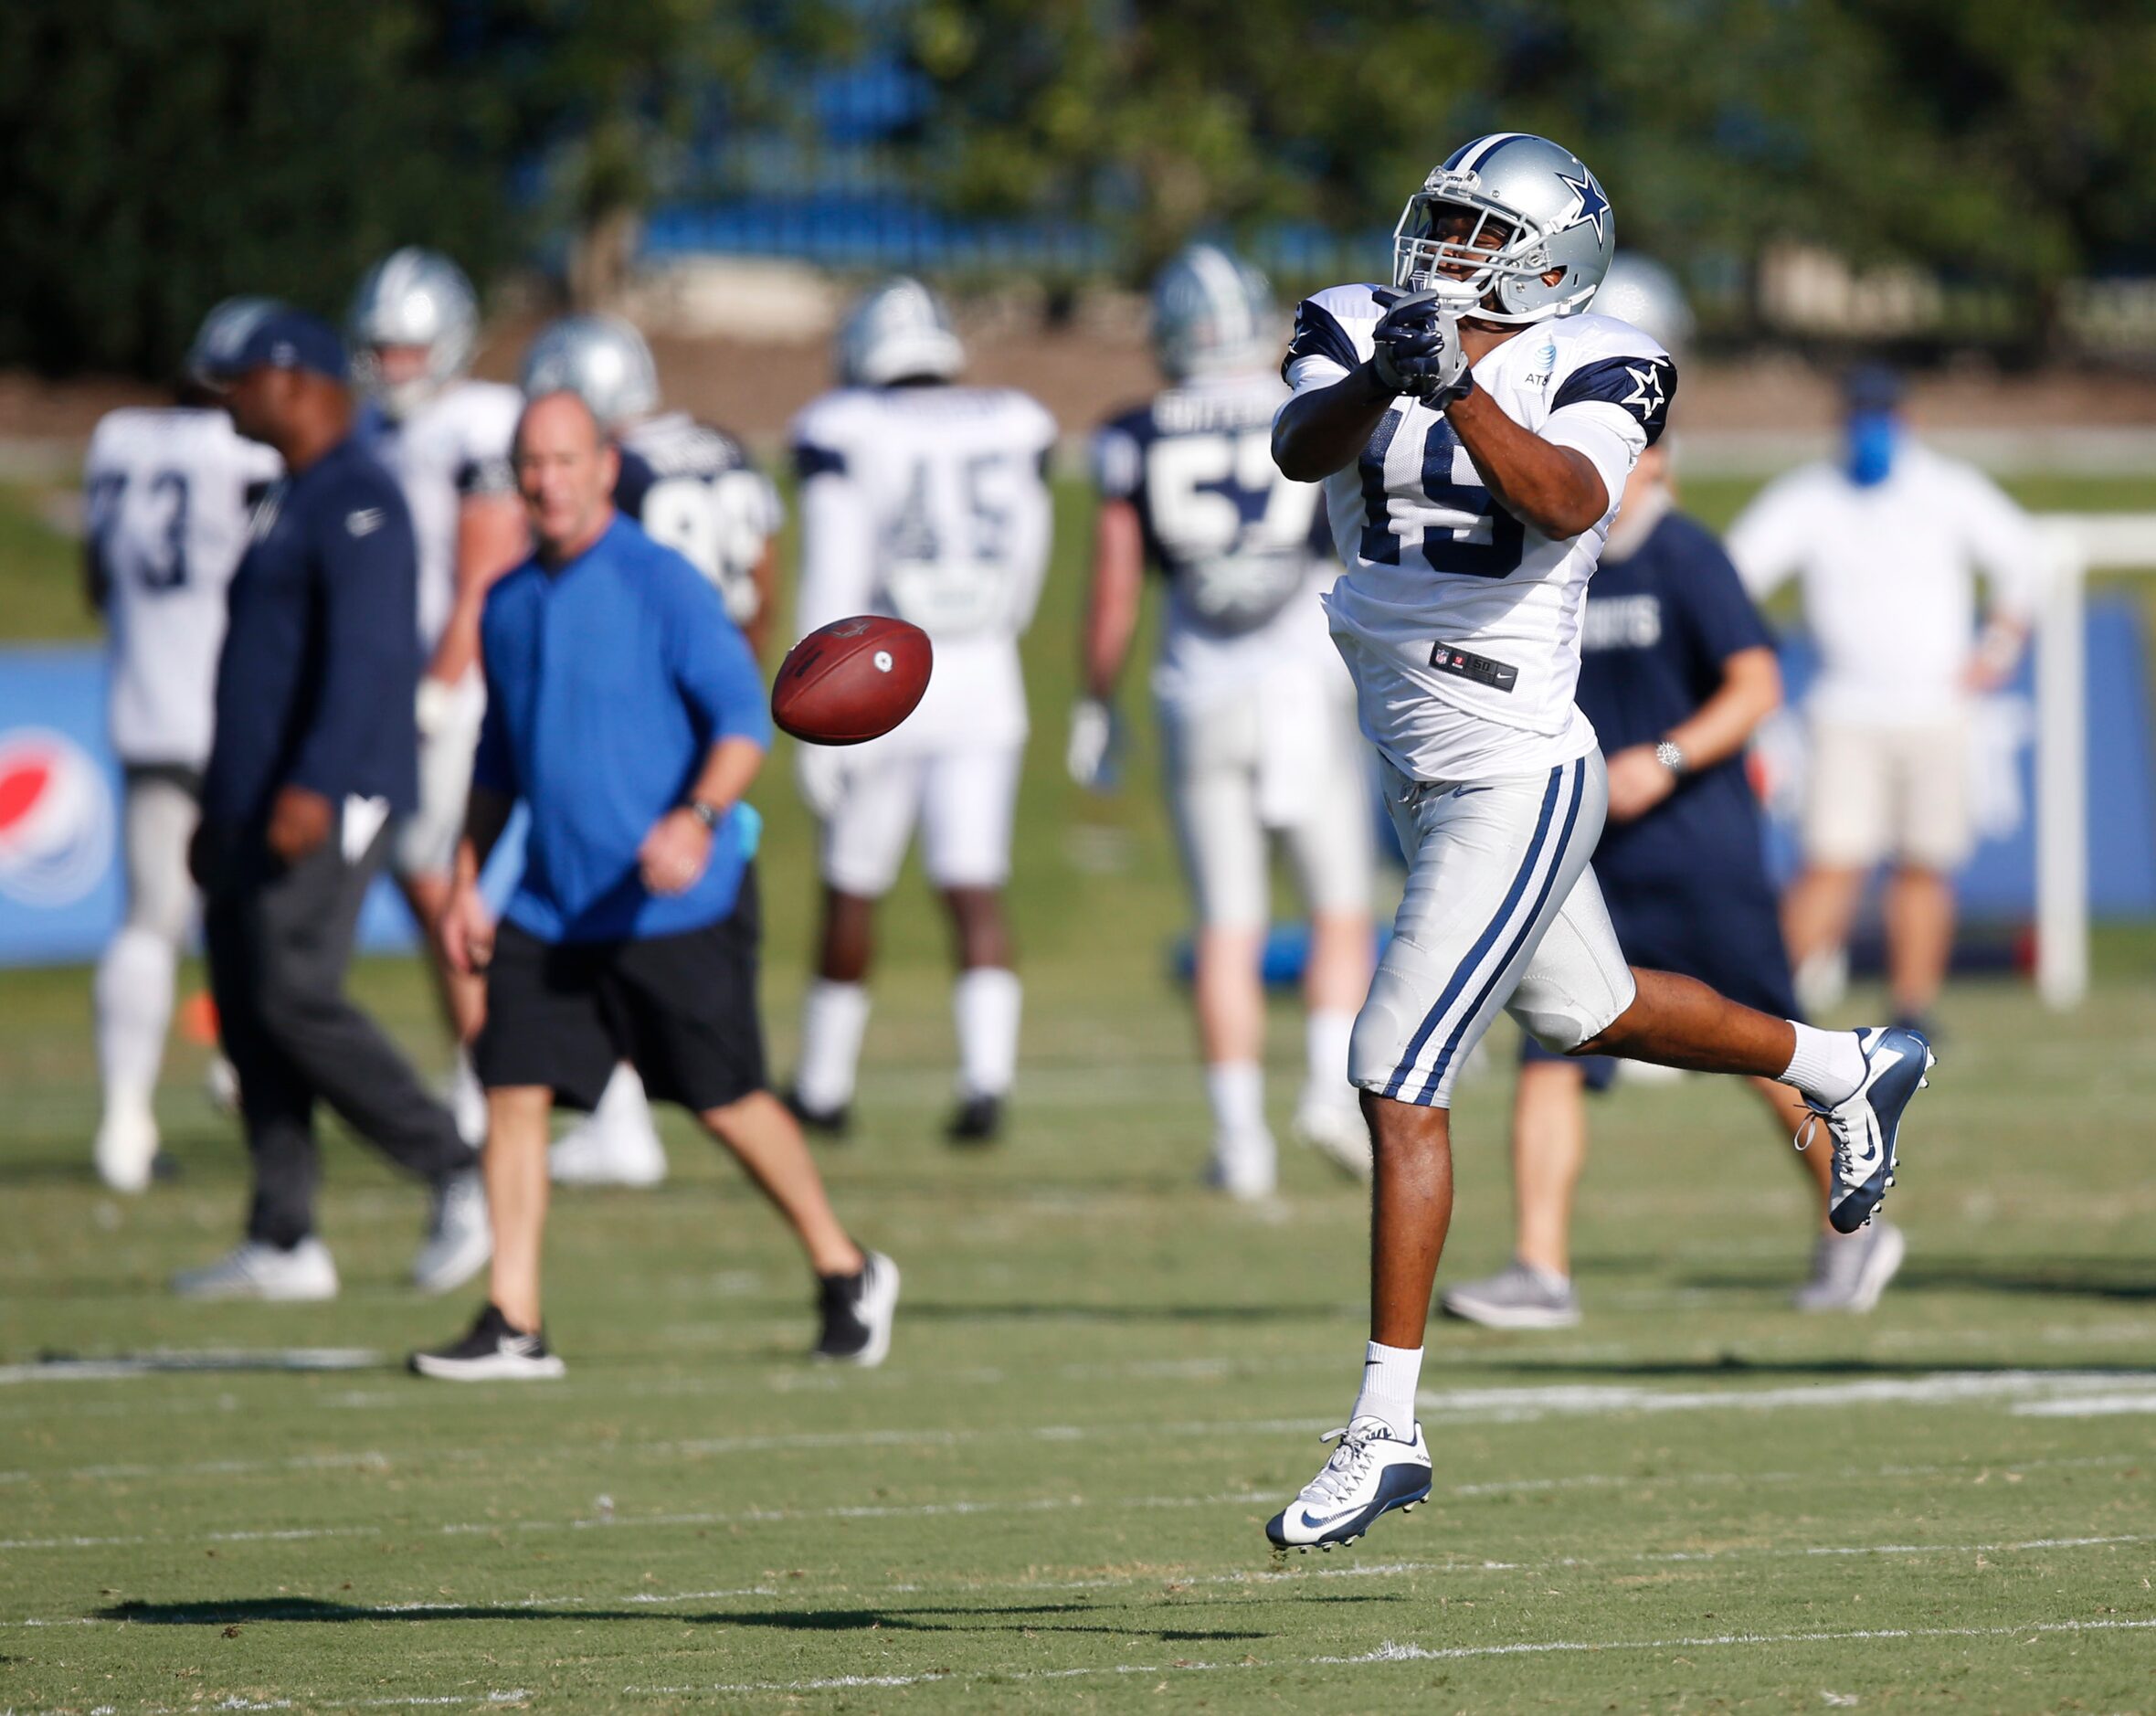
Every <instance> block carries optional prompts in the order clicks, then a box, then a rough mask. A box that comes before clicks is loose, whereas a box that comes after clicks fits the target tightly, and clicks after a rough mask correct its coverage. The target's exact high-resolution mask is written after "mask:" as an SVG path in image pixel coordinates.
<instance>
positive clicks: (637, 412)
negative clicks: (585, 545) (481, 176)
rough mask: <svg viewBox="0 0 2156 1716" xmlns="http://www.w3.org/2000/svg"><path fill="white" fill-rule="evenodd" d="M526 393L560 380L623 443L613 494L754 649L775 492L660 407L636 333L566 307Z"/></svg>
mask: <svg viewBox="0 0 2156 1716" xmlns="http://www.w3.org/2000/svg"><path fill="white" fill-rule="evenodd" d="M523 387H524V392H525V395H526V396H527V397H531V398H537V397H539V396H540V395H542V394H545V393H551V392H555V391H557V390H560V389H564V388H565V389H567V390H568V391H570V392H572V393H575V394H576V395H578V396H579V397H582V398H583V400H584V402H585V403H586V404H587V405H588V406H590V407H591V408H592V412H593V415H594V416H596V417H597V418H598V419H599V423H600V426H601V427H602V428H604V429H606V430H607V432H608V434H610V435H612V436H613V437H614V438H615V440H616V441H617V442H618V444H619V446H620V449H621V478H620V481H619V482H618V483H617V484H616V486H615V490H614V504H615V505H616V506H618V507H619V508H620V509H621V511H623V512H624V513H626V514H629V517H631V518H633V519H635V520H636V521H637V522H638V523H639V524H641V525H643V527H644V530H645V533H646V534H647V535H650V536H651V537H652V538H653V539H654V540H656V541H658V542H662V543H664V544H665V545H666V546H668V547H670V548H671V549H673V550H674V551H675V552H676V553H677V554H679V555H680V556H682V558H683V559H685V560H687V561H688V562H689V564H690V565H691V566H692V567H695V568H696V569H697V570H698V571H699V572H701V573H703V576H704V577H707V578H709V579H710V580H711V581H712V582H713V584H714V585H716V586H717V587H718V591H719V596H720V598H721V599H722V600H723V601H724V603H725V604H726V613H727V617H728V618H729V619H731V620H733V621H734V623H735V625H737V626H739V627H740V628H741V630H742V631H743V632H744V633H745V635H746V636H747V638H748V641H749V644H750V647H751V648H753V649H754V650H755V651H756V653H757V654H758V655H759V656H760V655H761V654H762V653H763V651H764V644H765V642H766V638H767V637H768V635H769V631H770V627H771V577H772V541H773V539H774V538H775V537H776V536H777V535H778V528H779V526H780V525H781V524H784V523H785V522H786V513H785V509H784V508H783V507H782V506H781V505H780V503H779V499H778V491H777V489H776V488H774V487H773V486H772V483H771V479H770V478H768V477H766V475H765V474H764V473H763V472H762V471H759V470H757V469H756V462H755V461H753V460H752V459H750V458H749V456H748V450H747V449H746V448H745V447H743V446H742V444H741V442H740V441H739V440H736V439H735V437H734V436H732V435H729V434H728V433H727V432H726V431H725V430H724V429H714V428H713V427H712V426H711V425H710V424H709V423H700V422H698V421H697V420H696V419H695V418H692V417H691V416H690V415H689V414H688V413H687V412H686V411H661V409H660V408H659V407H660V396H659V370H658V366H657V365H655V364H654V363H653V362H652V361H651V348H650V346H649V345H647V344H645V343H644V336H643V335H642V334H639V333H638V332H637V331H636V329H635V328H634V327H632V326H630V325H629V323H627V322H624V321H622V320H621V318H620V317H618V316H564V317H563V318H562V319H561V320H560V321H558V322H554V323H549V324H548V325H547V326H546V327H545V328H544V329H543V330H541V332H540V334H539V337H538V338H537V339H536V340H534V342H533V343H532V349H531V350H530V352H528V353H527V354H525V356H524V367H523Z"/></svg>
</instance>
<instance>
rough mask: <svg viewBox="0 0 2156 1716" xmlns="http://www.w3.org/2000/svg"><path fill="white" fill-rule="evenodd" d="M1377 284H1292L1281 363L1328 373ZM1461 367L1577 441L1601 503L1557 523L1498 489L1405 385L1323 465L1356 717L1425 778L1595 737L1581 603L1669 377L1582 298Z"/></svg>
mask: <svg viewBox="0 0 2156 1716" xmlns="http://www.w3.org/2000/svg"><path fill="white" fill-rule="evenodd" d="M1378 291H1379V289H1378V288H1376V287H1373V286H1367V285H1366V286H1336V287H1333V288H1332V289H1331V290H1330V291H1324V292H1320V293H1319V294H1318V295H1317V296H1316V297H1315V298H1310V299H1306V300H1305V301H1304V302H1303V303H1302V305H1301V306H1300V307H1299V308H1298V309H1297V311H1296V312H1295V337H1294V339H1293V340H1292V341H1291V342H1290V344H1289V345H1288V355H1287V361H1286V364H1285V365H1284V370H1283V373H1284V375H1285V376H1286V378H1287V380H1288V383H1289V385H1290V386H1291V387H1294V388H1295V391H1296V392H1297V393H1301V392H1304V391H1305V390H1308V389H1311V388H1316V387H1330V386H1331V385H1332V384H1333V383H1334V382H1337V381H1338V380H1339V379H1340V378H1341V377H1342V376H1345V375H1347V374H1348V371H1349V370H1350V369H1352V368H1354V367H1355V366H1356V365H1359V364H1361V363H1363V362H1365V361H1366V360H1367V359H1368V358H1369V355H1370V354H1371V352H1372V350H1373V341H1372V339H1371V334H1372V333H1373V331H1374V330H1375V329H1376V327H1377V324H1378V322H1379V318H1380V317H1382V316H1383V314H1384V313H1385V312H1384V306H1383V305H1381V304H1380V303H1379V302H1378V298H1377V292H1378ZM1474 382H1475V385H1476V387H1480V388H1482V389H1483V390H1484V391H1485V392H1486V393H1488V394H1489V395H1490V397H1492V398H1493V399H1494V400H1495V402H1496V404H1497V405H1498V407H1499V408H1501V409H1502V410H1503V411H1504V412H1505V414H1506V416H1507V417H1509V418H1512V419H1513V420H1514V421H1515V422H1516V423H1518V424H1520V425H1521V426H1522V427H1523V428H1525V429H1527V430H1529V431H1530V432H1532V433H1533V434H1535V435H1538V436H1539V437H1540V438H1541V439H1542V440H1546V441H1551V442H1554V443H1556V444H1557V445H1559V446H1561V447H1569V448H1571V449H1573V450H1576V451H1578V452H1580V453H1582V454H1584V455H1585V456H1586V457H1587V458H1588V459H1589V460H1590V461H1591V462H1592V463H1593V465H1594V467H1595V469H1596V470H1597V471H1599V472H1600V473H1601V479H1602V482H1603V483H1604V485H1605V486H1606V487H1607V488H1608V490H1609V495H1610V503H1609V507H1608V510H1607V511H1605V512H1604V514H1603V515H1602V516H1601V519H1600V520H1598V521H1597V522H1596V523H1595V524H1593V525H1592V526H1591V527H1590V528H1589V529H1587V530H1584V531H1582V532H1580V535H1576V536H1569V537H1565V538H1562V539H1560V540H1555V541H1553V540H1552V539H1550V538H1549V537H1547V536H1545V535H1542V534H1541V533H1540V532H1539V531H1538V530H1536V529H1535V528H1534V526H1533V525H1531V524H1527V523H1525V522H1524V521H1522V520H1520V519H1517V518H1515V517H1514V516H1513V515H1512V514H1509V513H1507V512H1506V510H1505V509H1504V508H1503V507H1502V506H1500V505H1498V504H1497V503H1496V501H1495V498H1494V497H1493V496H1492V495H1491V493H1490V491H1489V489H1488V488H1487V487H1486V486H1485V484H1484V483H1483V482H1482V479H1481V477H1480V475H1479V473H1478V472H1477V471H1475V468H1474V461H1472V460H1471V459H1470V458H1469V457H1468V456H1467V450H1466V449H1465V448H1464V447H1462V446H1461V444H1460V440H1459V437H1458V436H1457V435H1456V434H1454V433H1453V427H1452V424H1451V422H1450V421H1449V420H1448V419H1447V418H1445V416H1444V414H1443V412H1439V411H1433V410H1432V409H1430V408H1429V407H1427V406H1425V405H1423V404H1422V403H1421V401H1420V400H1417V399H1412V398H1401V399H1400V400H1398V401H1396V402H1395V403H1394V404H1393V406H1392V407H1391V408H1390V410H1388V411H1387V412H1386V414H1385V415H1384V416H1383V417H1381V418H1379V419H1378V427H1377V429H1375V431H1373V432H1372V434H1371V436H1370V439H1369V444H1368V445H1367V446H1366V447H1365V448H1364V449H1363V451H1362V454H1361V457H1360V458H1359V459H1358V460H1357V461H1356V462H1355V463H1353V464H1351V465H1349V466H1348V467H1346V468H1345V469H1343V470H1341V471H1335V472H1334V473H1333V474H1332V475H1331V476H1329V477H1327V478H1326V481H1325V492H1326V509H1327V512H1328V514H1329V516H1330V519H1331V523H1332V531H1333V540H1334V543H1335V546H1337V549H1338V551H1339V555H1340V559H1341V563H1342V564H1343V566H1345V567H1346V568H1347V569H1346V571H1345V573H1344V574H1343V575H1342V577H1340V579H1339V580H1338V581H1337V583H1336V584H1335V585H1334V586H1333V588H1332V590H1331V593H1330V594H1329V595H1328V596H1327V597H1326V612H1327V613H1328V615H1329V616H1330V619H1331V622H1332V629H1333V636H1334V638H1335V640H1336V641H1337V643H1338V644H1339V647H1340V652H1341V654H1342V655H1343V656H1345V657H1346V659H1347V662H1348V667H1349V669H1350V670H1351V671H1352V672H1353V673H1354V674H1355V678H1356V683H1357V688H1358V698H1359V703H1360V707H1361V714H1362V724H1363V730H1364V732H1365V733H1366V734H1368V735H1369V738H1370V740H1371V742H1372V743H1373V744H1375V745H1376V746H1377V747H1379V750H1380V751H1382V752H1383V753H1384V754H1385V755H1386V757H1388V758H1389V759H1390V761H1391V762H1392V763H1393V764H1394V765H1395V766H1396V767H1397V768H1400V770H1401V772H1402V773H1404V774H1407V775H1409V776H1410V777H1411V778H1413V779H1421V780H1465V779H1488V778H1490V777H1492V776H1495V775H1501V774H1517V773H1523V772H1526V771H1528V770H1532V769H1539V768H1549V767H1552V766H1554V765H1555V764H1558V763H1560V762H1569V761H1570V760H1571V759H1572V758H1574V757H1582V756H1585V755H1586V754H1587V752H1588V751H1590V750H1591V749H1593V747H1594V729H1593V728H1592V727H1591V726H1589V724H1588V721H1587V718H1586V716H1584V715H1581V714H1580V711H1579V709H1578V707H1577V705H1576V704H1574V703H1573V701H1572V694H1573V689H1574V687H1575V685H1576V684H1577V683H1578V681H1579V677H1580V610H1581V609H1582V607H1583V606H1584V605H1585V601H1586V596H1587V582H1588V579H1589V578H1591V577H1592V576H1593V575H1594V567H1595V562H1596V560H1597V559H1598V558H1599V557H1600V556H1601V548H1602V540H1603V537H1604V536H1605V535H1607V533H1608V531H1609V526H1610V520H1611V519H1612V518H1613V517H1614V516H1615V515H1616V511H1617V503H1618V501H1619V499H1620V498H1621V497H1622V493H1623V492H1624V482H1625V479H1626V478H1627V477H1628V476H1629V475H1630V474H1631V472H1632V467H1633V464H1634V463H1635V462H1637V461H1638V459H1639V456H1640V454H1641V452H1642V451H1643V450H1645V448H1647V447H1648V446H1649V445H1650V444H1651V443H1653V442H1654V440H1656V439H1658V438H1659V437H1660V435H1661V433H1662V429H1663V426H1664V424H1665V421H1666V419H1667V417H1668V411H1669V400H1670V396H1671V395H1672V394H1673V393H1675V390H1676V368H1675V365H1674V364H1672V363H1671V361H1670V357H1669V354H1668V353H1667V352H1665V350H1663V348H1662V346H1661V345H1660V344H1657V343H1656V342H1655V341H1654V340H1653V339H1651V338H1649V337H1648V336H1647V335H1646V334H1643V333H1641V332H1640V331H1639V330H1638V329H1637V328H1635V327H1633V326H1632V325H1631V324H1630V323H1624V322H1619V321H1617V320H1615V319H1614V318H1613V317H1610V316H1598V315H1580V316H1571V317H1568V318H1566V319H1564V320H1561V321H1553V322H1545V323H1534V324H1531V325H1529V326H1528V327H1527V328H1524V329H1523V330H1521V332H1520V333H1518V334H1516V335H1514V336H1513V337H1512V338H1511V339H1508V340H1506V342H1505V343H1504V344H1501V345H1499V346H1498V347H1497V348H1496V349H1495V350H1494V351H1492V352H1490V353H1489V354H1487V355H1485V357H1484V358H1483V359H1482V360H1481V361H1480V362H1479V363H1477V364H1476V365H1474Z"/></svg>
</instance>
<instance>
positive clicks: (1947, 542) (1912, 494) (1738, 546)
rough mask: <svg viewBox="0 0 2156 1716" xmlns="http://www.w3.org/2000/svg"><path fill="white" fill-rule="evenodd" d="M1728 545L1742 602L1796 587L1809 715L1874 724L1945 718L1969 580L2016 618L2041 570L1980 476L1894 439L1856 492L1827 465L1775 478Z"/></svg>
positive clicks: (1963, 645) (1966, 633) (2034, 547)
mask: <svg viewBox="0 0 2156 1716" xmlns="http://www.w3.org/2000/svg"><path fill="white" fill-rule="evenodd" d="M1727 543H1728V550H1729V557H1730V558H1731V559H1732V560H1734V561H1735V562H1736V563H1737V570H1738V572H1739V574H1740V575H1741V576H1742V577H1743V579H1744V583H1745V588H1747V589H1749V591H1750V592H1751V595H1752V598H1753V599H1754V600H1760V599H1763V598H1765V597H1766V596H1767V595H1768V594H1770V592H1771V591H1772V590H1773V589H1774V588H1776V587H1777V586H1779V585H1781V583H1783V582H1784V581H1785V580H1787V579H1788V578H1790V577H1792V576H1794V577H1799V578H1801V579H1802V586H1801V588H1802V595H1803V598H1804V621H1805V624H1806V625H1807V626H1808V627H1809V628H1810V629H1811V631H1812V635H1813V639H1814V641H1816V642H1817V643H1818V645H1819V653H1820V673H1819V678H1818V679H1817V680H1816V681H1815V682H1814V683H1813V688H1812V693H1811V696H1810V699H1809V702H1810V705H1811V707H1812V709H1813V713H1815V714H1818V715H1825V716H1827V717H1829V718H1830V719H1834V720H1839V721H1848V722H1853V723H1857V724H1862V725H1873V726H1929V725H1931V724H1934V723H1938V722H1941V721H1949V720H1952V719H1953V718H1955V716H1956V715H1958V713H1959V712H1960V706H1961V704H1962V700H1963V697H1964V695H1965V694H1964V693H1963V691H1962V689H1961V683H1960V682H1961V674H1962V672H1963V670H1964V669H1965V668H1966V667H1967V666H1968V663H1969V653H1970V645H1971V640H1972V638H1973V635H1974V632H1975V629H1976V576H1975V575H1976V574H1977V573H1978V572H1979V571H1982V573H1983V574H1984V575H1985V577H1986V578H1987V579H1988V581H1989V583H1990V586H1991V598H1992V609H1993V611H1994V612H1996V613H1997V614H1999V615H2000V616H2001V617H2002V618H2007V619H2013V620H2023V621H2026V620H2030V619H2032V618H2033V617H2034V613H2035V610H2036V607H2037V603H2038V600H2039V598H2040V593H2041V591H2042V588H2043V585H2044V580H2045V568H2046V564H2047V563H2046V561H2045V551H2044V545H2043V542H2042V540H2041V539H2040V538H2039V537H2038V536H2037V535H2036V533H2035V530H2034V527H2032V526H2031V524H2030V523H2029V520H2028V517H2027V515H2026V514H2024V513H2023V512H2022V510H2021V509H2020V508H2019V507H2017V506H2016V505H2014V503H2013V502H2012V501H2010V500H2008V499H2007V498H2006V496H2005V495H2003V494H2002V493H2000V492H1999V490H1998V488H1997V487H1996V485H1994V484H1993V483H1992V482H1991V480H1990V479H1989V478H1987V477H1985V476H1984V475H1983V474H1982V472H1981V471H1977V470H1976V469H1975V468H1974V467H1973V466H1971V465H1966V464H1963V463H1962V462H1961V461H1960V460H1958V459H1949V458H1947V457H1945V456H1944V455H1943V454H1940V453H1936V452H1934V451H1932V450H1931V449H1929V447H1926V446H1924V445H1922V444H1921V443H1920V442H1918V441H1916V440H1910V439H1908V438H1906V437H1905V438H1903V440H1901V441H1900V443H1899V444H1898V445H1897V447H1896V449H1895V453H1894V462H1893V464H1892V465H1891V467H1890V468H1889V469H1888V471H1887V477H1886V480H1885V481H1884V482H1877V483H1875V484H1873V485H1872V486H1871V487H1869V488H1860V487H1859V486H1858V485H1857V484H1855V483H1854V482H1851V481H1850V480H1849V478H1848V476H1847V475H1846V474H1845V473H1844V471H1842V470H1841V468H1840V467H1839V466H1835V465H1831V464H1816V465H1806V466H1804V467H1803V468H1802V469H1801V470H1797V471H1791V472H1790V473H1789V474H1788V475H1786V476H1783V477H1780V478H1777V479H1776V480H1775V481H1774V482H1770V483H1769V484H1768V485H1767V487H1766V488H1765V489H1763V490H1761V491H1760V493H1759V495H1758V496H1757V497H1756V498H1755V499H1754V500H1753V501H1752V503H1751V504H1750V505H1749V506H1748V507H1746V508H1745V509H1744V512H1743V514H1741V515H1740V516H1739V518H1738V520H1737V522H1736V523H1735V524H1732V525H1730V527H1729V535H1728V538H1727Z"/></svg>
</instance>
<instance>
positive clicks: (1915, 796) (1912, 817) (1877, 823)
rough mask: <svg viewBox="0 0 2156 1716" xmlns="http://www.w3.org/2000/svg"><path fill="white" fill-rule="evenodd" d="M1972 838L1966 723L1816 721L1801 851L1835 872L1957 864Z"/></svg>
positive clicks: (1962, 860)
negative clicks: (1885, 866) (1886, 865)
mask: <svg viewBox="0 0 2156 1716" xmlns="http://www.w3.org/2000/svg"><path fill="white" fill-rule="evenodd" d="M1974 843H1975V842H1974V836H1973V831H1972V829H1971V821H1970V807H1969V727H1968V724H1967V723H1966V722H1965V721H1963V720H1961V719H1960V717H1959V716H1956V717H1953V718H1950V719H1949V720H1946V721H1941V722H1938V723H1934V724H1932V725H1929V726H1860V725H1857V724H1855V723H1852V722H1842V721H1834V720H1822V719H1818V718H1814V719H1813V723H1812V764H1811V769H1810V772H1809V775H1808V777H1807V779H1806V782H1805V788H1804V856H1805V858H1806V860H1807V861H1808V862H1810V863H1814V864H1818V865H1821V866H1823V867H1825V868H1831V869H1836V870H1868V869H1870V868H1871V867H1872V866H1873V865H1874V864H1878V863H1886V862H1887V861H1888V860H1889V859H1891V860H1893V861H1895V862H1897V863H1907V864H1915V865H1918V866H1920V867H1921V868H1924V869H1927V870H1940V871H1953V870H1959V869H1960V867H1961V865H1962V864H1963V863H1966V862H1967V860H1968V857H1969V853H1970V849H1971V846H1972V845H1973V844H1974Z"/></svg>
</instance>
